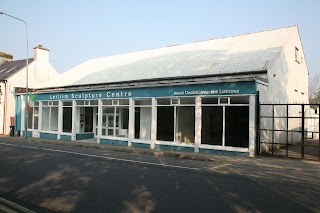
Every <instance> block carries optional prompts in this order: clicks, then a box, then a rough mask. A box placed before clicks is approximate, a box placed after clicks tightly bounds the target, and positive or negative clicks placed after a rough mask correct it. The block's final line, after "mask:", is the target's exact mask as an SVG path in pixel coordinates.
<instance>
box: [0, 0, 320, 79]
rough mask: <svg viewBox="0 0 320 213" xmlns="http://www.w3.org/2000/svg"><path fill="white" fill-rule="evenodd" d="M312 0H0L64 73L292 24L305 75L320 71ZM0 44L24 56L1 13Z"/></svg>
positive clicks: (318, 27)
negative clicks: (113, 58) (98, 61)
mask: <svg viewBox="0 0 320 213" xmlns="http://www.w3.org/2000/svg"><path fill="white" fill-rule="evenodd" d="M319 9H320V1H319V0H304V1H298V0H265V1H259V0H255V1H254V0H241V1H239V0H224V1H216V0H193V1H191V0H158V1H155V0H154V1H150V0H135V1H130V0H127V1H124V0H113V1H111V0H90V1H84V0H77V1H76V0H67V1H66V0H55V1H43V0H31V1H21V0H0V12H4V13H7V14H10V15H12V16H15V17H18V18H20V19H23V20H25V21H26V22H27V23H28V43H29V48H28V50H29V58H32V57H33V48H34V47H35V46H37V45H43V46H44V47H46V48H47V49H49V50H50V62H51V64H52V65H53V66H54V67H55V68H56V69H57V71H58V72H59V73H63V72H65V71H67V70H69V69H71V68H73V67H75V66H77V65H79V64H80V63H83V62H85V61H87V60H89V59H93V58H99V57H105V56H110V55H116V54H122V53H128V52H134V51H140V50H146V49H152V48H159V47H164V46H170V45H175V44H184V43H191V42H194V41H200V40H207V39H211V38H221V37H226V36H233V35H239V34H244V33H249V32H256V31H263V30H269V29H274V28H281V27H287V26H293V25H298V27H299V32H300V37H301V40H302V45H303V50H304V53H305V58H306V61H307V65H308V69H309V73H310V74H317V73H320V58H319V56H320V39H319V38H320V23H319V20H320V12H319ZM0 29H1V33H0V51H1V52H6V53H11V54H13V57H14V60H18V59H24V58H26V30H25V25H24V24H23V23H22V22H19V21H17V20H14V19H12V18H9V17H7V16H4V15H0Z"/></svg>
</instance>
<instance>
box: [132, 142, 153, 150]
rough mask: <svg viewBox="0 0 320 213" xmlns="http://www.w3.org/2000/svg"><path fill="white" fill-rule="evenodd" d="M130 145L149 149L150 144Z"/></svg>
mask: <svg viewBox="0 0 320 213" xmlns="http://www.w3.org/2000/svg"><path fill="white" fill-rule="evenodd" d="M132 147H135V148H142V149H150V144H145V143H135V142H133V143H132Z"/></svg>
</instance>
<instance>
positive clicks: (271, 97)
mask: <svg viewBox="0 0 320 213" xmlns="http://www.w3.org/2000/svg"><path fill="white" fill-rule="evenodd" d="M296 47H297V48H298V49H299V50H300V55H301V56H302V60H301V63H297V62H296V59H295V48H296ZM268 81H269V83H268V86H263V85H258V87H257V89H258V90H259V91H260V103H276V104H277V103H284V104H287V103H309V101H308V69H307V66H306V61H305V57H304V53H303V48H302V44H301V40H300V36H299V33H298V29H297V28H296V29H295V30H294V31H293V33H292V34H291V35H290V36H289V37H288V38H287V40H286V42H285V44H284V46H283V48H282V49H281V51H280V53H279V55H278V57H277V59H276V60H275V61H274V62H273V63H272V64H271V66H270V68H269V69H268ZM301 111H302V108H301V107H300V106H290V107H289V116H301ZM260 113H261V115H262V116H271V115H272V114H273V109H272V107H271V106H262V108H261V112H260ZM286 114H287V113H286V107H285V106H276V107H275V108H274V116H286ZM260 122H261V128H267V129H271V128H274V129H276V130H284V129H286V128H287V124H286V119H282V118H277V119H275V120H274V124H272V119H268V118H265V119H261V120H260ZM299 129H301V121H299V119H291V120H290V122H289V130H299ZM260 137H261V141H267V142H271V141H272V139H274V142H280V143H285V141H286V134H285V133H284V132H275V133H274V136H273V135H272V132H271V131H269V132H267V131H263V132H261V135H260ZM300 140H301V134H300V133H290V134H289V143H295V142H299V141H300ZM262 148H263V149H264V148H265V149H268V147H262Z"/></svg>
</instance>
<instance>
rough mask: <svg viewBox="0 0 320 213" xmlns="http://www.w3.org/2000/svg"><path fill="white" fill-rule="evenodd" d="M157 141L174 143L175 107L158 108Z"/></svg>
mask: <svg viewBox="0 0 320 213" xmlns="http://www.w3.org/2000/svg"><path fill="white" fill-rule="evenodd" d="M157 140H161V141H174V107H173V106H158V108H157Z"/></svg>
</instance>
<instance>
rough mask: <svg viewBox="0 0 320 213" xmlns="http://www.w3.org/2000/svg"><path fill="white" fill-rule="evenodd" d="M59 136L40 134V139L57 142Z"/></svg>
mask: <svg viewBox="0 0 320 213" xmlns="http://www.w3.org/2000/svg"><path fill="white" fill-rule="evenodd" d="M57 136H58V135H57V134H52V133H43V132H40V138H43V139H53V140H57V138H58V137H57Z"/></svg>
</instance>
